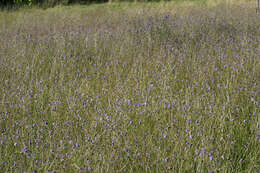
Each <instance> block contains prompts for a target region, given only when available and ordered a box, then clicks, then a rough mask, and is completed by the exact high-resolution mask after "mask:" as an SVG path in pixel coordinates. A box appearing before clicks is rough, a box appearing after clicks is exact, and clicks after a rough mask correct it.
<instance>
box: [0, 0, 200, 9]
mask: <svg viewBox="0 0 260 173" xmlns="http://www.w3.org/2000/svg"><path fill="white" fill-rule="evenodd" d="M125 1H127V2H158V1H170V0H0V6H1V7H2V8H12V7H21V6H40V7H47V8H48V7H54V6H56V5H71V4H91V3H104V2H125ZM173 1H183V0H173ZM186 1H187V0H186ZM188 1H201V0H188Z"/></svg>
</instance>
